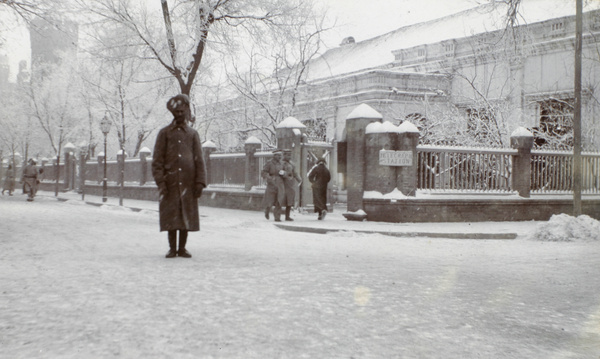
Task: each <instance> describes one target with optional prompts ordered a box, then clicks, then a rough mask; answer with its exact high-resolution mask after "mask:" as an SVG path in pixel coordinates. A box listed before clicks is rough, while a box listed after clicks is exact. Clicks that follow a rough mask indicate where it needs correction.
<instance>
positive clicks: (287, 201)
mask: <svg viewBox="0 0 600 359" xmlns="http://www.w3.org/2000/svg"><path fill="white" fill-rule="evenodd" d="M282 163H283V170H284V171H285V175H284V176H283V184H284V186H285V196H284V201H283V203H281V205H282V206H284V207H288V206H294V202H295V201H296V187H298V183H299V182H300V181H302V178H301V177H300V176H299V175H298V173H297V172H296V166H295V165H294V162H292V161H285V160H283V161H282Z"/></svg>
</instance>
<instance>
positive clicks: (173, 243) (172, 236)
mask: <svg viewBox="0 0 600 359" xmlns="http://www.w3.org/2000/svg"><path fill="white" fill-rule="evenodd" d="M176 256H177V231H169V251H168V252H167V254H166V255H165V258H175V257H176Z"/></svg>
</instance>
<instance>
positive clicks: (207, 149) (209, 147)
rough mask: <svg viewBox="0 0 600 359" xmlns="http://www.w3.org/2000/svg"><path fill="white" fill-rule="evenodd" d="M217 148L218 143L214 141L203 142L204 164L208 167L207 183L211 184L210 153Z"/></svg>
mask: <svg viewBox="0 0 600 359" xmlns="http://www.w3.org/2000/svg"><path fill="white" fill-rule="evenodd" d="M216 150H217V145H216V144H215V143H214V142H213V141H206V142H204V143H203V144H202V156H204V165H205V167H206V182H207V183H206V185H207V186H208V185H209V184H210V180H211V173H212V171H211V169H210V167H211V163H210V155H211V154H212V153H213V152H215V151H216Z"/></svg>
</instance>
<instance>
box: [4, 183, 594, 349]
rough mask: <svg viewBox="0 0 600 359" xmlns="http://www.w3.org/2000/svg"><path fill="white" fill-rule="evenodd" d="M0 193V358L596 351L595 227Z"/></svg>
mask: <svg viewBox="0 0 600 359" xmlns="http://www.w3.org/2000/svg"><path fill="white" fill-rule="evenodd" d="M201 214H202V216H203V217H202V218H201V232H197V233H191V234H190V239H189V243H188V249H189V250H190V252H191V253H192V254H193V258H191V259H183V258H175V259H166V258H164V254H165V252H166V251H167V249H168V245H167V239H166V234H165V233H159V232H158V216H157V214H156V212H152V211H142V212H139V213H138V212H131V211H127V210H125V209H123V208H118V207H112V206H104V207H96V206H90V205H84V204H81V202H78V201H68V202H59V201H57V200H55V199H53V198H47V197H45V198H44V197H38V198H37V199H36V201H35V202H33V203H28V202H26V201H25V200H24V197H22V196H18V195H17V196H14V197H10V198H9V197H7V196H4V197H2V198H1V199H0V216H1V221H0V230H1V231H0V233H1V234H0V236H1V237H0V358H28V359H29V358H113V357H120V358H444V359H448V358H486V359H490V358H528V359H531V358H540V359H548V358H551V359H564V358H573V359H575V358H577V359H587V358H589V359H598V358H600V276H599V275H598V273H599V272H598V268H599V267H600V241H592V242H577V241H575V242H544V241H533V240H527V239H523V238H519V239H516V240H512V241H503V240H451V239H427V238H397V237H388V236H383V235H378V234H357V233H353V232H339V233H336V234H329V235H320V234H308V233H299V232H287V231H283V230H280V229H277V228H275V227H274V226H273V222H267V221H265V220H264V218H263V217H262V215H261V213H258V212H243V211H232V210H224V209H212V208H203V209H202V210H201Z"/></svg>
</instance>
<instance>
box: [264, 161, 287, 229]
mask: <svg viewBox="0 0 600 359" xmlns="http://www.w3.org/2000/svg"><path fill="white" fill-rule="evenodd" d="M284 173H285V172H284V171H283V163H282V162H281V150H276V151H273V158H271V159H270V160H269V161H267V163H265V165H264V166H263V169H262V172H261V176H262V178H263V179H264V180H265V181H267V188H266V189H265V196H264V199H263V206H264V207H265V218H266V219H269V211H270V210H271V207H273V206H275V210H274V211H273V214H274V216H275V222H281V204H282V203H283V201H284V200H285V187H284V184H283V175H284Z"/></svg>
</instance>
